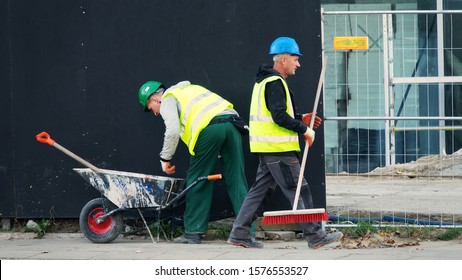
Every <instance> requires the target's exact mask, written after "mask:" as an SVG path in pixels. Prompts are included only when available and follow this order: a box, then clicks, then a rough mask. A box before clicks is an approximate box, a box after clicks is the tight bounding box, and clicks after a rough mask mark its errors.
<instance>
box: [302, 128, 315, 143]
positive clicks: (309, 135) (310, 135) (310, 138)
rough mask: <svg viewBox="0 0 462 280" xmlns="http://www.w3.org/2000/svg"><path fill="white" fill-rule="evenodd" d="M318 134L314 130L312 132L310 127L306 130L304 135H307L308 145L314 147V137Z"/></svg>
mask: <svg viewBox="0 0 462 280" xmlns="http://www.w3.org/2000/svg"><path fill="white" fill-rule="evenodd" d="M315 134H316V133H315V132H314V130H312V129H311V128H310V127H307V128H306V131H305V133H304V135H305V142H308V144H309V145H310V147H311V145H313V142H314V135H315Z"/></svg>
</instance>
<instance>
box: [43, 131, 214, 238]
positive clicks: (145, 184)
mask: <svg viewBox="0 0 462 280" xmlns="http://www.w3.org/2000/svg"><path fill="white" fill-rule="evenodd" d="M36 139H37V141H39V142H41V143H45V144H48V145H50V146H53V147H55V148H57V149H58V150H60V151H62V152H64V153H65V154H67V155H69V156H70V157H72V158H74V159H75V160H77V161H79V162H80V163H82V164H83V165H85V166H87V167H88V168H74V171H75V172H77V173H78V174H79V175H80V176H82V177H83V178H84V179H85V180H86V181H87V182H88V183H89V184H90V185H92V186H93V187H94V188H95V189H96V190H98V191H99V192H100V193H101V195H102V196H101V197H99V198H95V199H92V200H90V201H89V202H88V203H87V204H86V205H85V206H84V207H83V208H82V211H81V212H80V217H79V223H80V229H81V230H82V233H83V234H84V235H85V237H87V238H88V239H89V240H90V241H92V242H94V243H109V242H112V241H113V240H115V239H116V238H117V237H118V236H119V235H120V234H122V233H123V232H124V230H125V228H124V226H125V225H126V218H128V217H133V216H134V215H135V214H136V212H137V214H139V217H141V218H142V220H143V223H144V227H145V228H146V229H147V230H148V233H149V234H150V236H151V239H152V240H153V242H155V241H154V238H153V236H152V235H151V231H150V228H149V226H148V223H147V222H146V219H145V218H144V215H143V214H142V213H143V212H144V213H146V212H154V213H155V214H156V215H155V219H154V220H155V221H156V224H157V241H159V234H160V231H161V230H162V231H163V229H162V228H161V226H160V220H161V211H162V210H163V209H168V208H172V207H174V206H175V205H176V204H177V203H179V201H180V199H181V198H182V197H183V196H184V195H185V194H186V192H188V191H189V190H190V189H191V188H193V187H194V186H195V185H197V183H199V182H201V181H204V180H218V179H221V177H222V176H221V174H215V175H209V176H203V177H199V178H198V179H197V180H196V181H194V182H193V183H192V184H191V185H189V186H187V187H185V181H184V179H179V178H171V177H163V176H154V175H145V174H139V173H132V172H123V171H116V170H108V169H101V168H98V167H96V166H94V165H92V164H91V163H89V162H87V161H85V160H84V159H82V158H81V157H79V156H77V155H76V154H74V153H72V152H71V151H69V150H67V149H66V148H64V147H63V146H61V145H59V144H58V143H56V142H55V141H54V140H53V139H51V138H50V136H49V134H48V133H46V132H42V133H40V134H38V135H37V136H36ZM163 233H164V236H165V237H166V234H165V231H163ZM166 239H167V237H166Z"/></svg>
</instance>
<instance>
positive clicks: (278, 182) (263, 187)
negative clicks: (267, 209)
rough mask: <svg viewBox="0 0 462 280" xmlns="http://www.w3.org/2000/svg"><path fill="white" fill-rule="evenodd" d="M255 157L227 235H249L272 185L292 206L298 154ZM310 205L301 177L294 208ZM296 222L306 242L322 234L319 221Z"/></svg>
mask: <svg viewBox="0 0 462 280" xmlns="http://www.w3.org/2000/svg"><path fill="white" fill-rule="evenodd" d="M259 159H260V163H259V165H258V170H257V175H256V179H255V183H254V184H253V185H252V186H251V187H250V190H249V192H248V193H247V196H246V198H245V200H244V203H243V204H242V207H241V210H240V212H239V215H238V216H237V217H236V220H235V222H234V225H233V229H232V230H231V233H230V236H231V237H233V238H237V239H250V238H251V234H250V231H249V229H250V225H251V224H252V222H253V221H254V220H255V219H256V218H257V215H256V213H257V211H258V210H259V209H260V207H263V206H264V203H265V202H266V200H267V199H268V198H269V196H270V195H271V193H272V192H273V190H274V189H275V188H276V186H279V187H280V188H281V191H282V193H283V194H284V196H285V197H286V198H287V199H288V200H289V201H290V204H291V205H292V207H293V203H294V198H295V192H296V189H297V183H298V177H299V175H300V161H299V159H298V157H296V156H274V155H263V154H260V156H259ZM311 208H314V207H313V199H312V197H311V192H310V189H309V187H308V183H307V182H306V180H305V178H303V181H302V186H301V190H300V199H299V201H298V207H297V209H311ZM290 210H291V209H290ZM300 226H301V228H302V231H303V234H304V236H305V239H306V240H307V241H308V242H317V241H318V240H320V239H321V238H323V237H324V236H325V235H326V233H325V231H324V230H323V229H322V225H321V223H319V222H318V223H303V224H300Z"/></svg>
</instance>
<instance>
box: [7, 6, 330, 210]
mask: <svg viewBox="0 0 462 280" xmlns="http://www.w3.org/2000/svg"><path fill="white" fill-rule="evenodd" d="M0 3H1V5H2V7H1V8H2V9H1V12H0V15H1V16H2V17H1V18H2V19H1V20H2V26H1V27H0V28H1V29H0V30H1V33H0V34H1V36H2V42H4V41H5V40H3V38H5V39H6V42H7V45H6V46H4V45H3V43H2V45H1V48H2V49H1V52H0V55H1V57H2V64H1V66H0V67H1V68H0V71H1V73H2V74H5V75H2V78H1V79H2V80H1V81H2V84H1V89H2V94H1V97H0V98H1V105H0V106H1V109H2V112H1V116H2V121H1V124H0V125H1V126H0V127H1V129H2V132H3V131H4V132H5V133H4V136H6V137H5V140H2V144H3V143H5V144H4V145H2V146H1V148H0V149H2V155H1V157H0V160H1V162H0V168H1V169H0V176H1V177H0V183H1V194H2V196H1V198H0V200H1V203H0V205H1V206H0V208H1V209H0V211H1V213H2V215H4V216H7V215H11V214H12V213H14V215H15V216H16V217H18V218H22V217H28V218H29V217H30V218H32V217H50V216H53V217H78V214H79V212H80V210H81V208H82V207H83V205H84V204H85V203H86V202H88V201H89V200H90V199H91V198H94V197H96V196H98V195H99V193H98V192H97V191H96V190H94V189H93V188H92V187H91V186H89V185H88V184H86V182H85V181H83V179H82V178H80V177H79V176H78V175H77V174H76V173H74V171H73V170H72V168H74V167H81V166H80V164H79V163H77V162H76V161H74V160H73V159H71V158H69V157H68V156H66V155H65V154H63V153H61V152H60V151H58V150H56V149H54V148H51V147H49V146H46V145H43V144H39V143H38V142H36V141H35V138H34V137H35V135H36V134H38V133H39V132H41V131H44V130H45V131H48V132H49V133H50V134H51V136H52V137H53V138H54V139H55V140H56V141H57V142H58V143H60V144H61V145H63V146H64V147H66V148H68V149H69V150H71V151H73V152H74V153H76V154H78V155H80V156H81V157H83V158H85V159H87V160H88V161H90V162H91V163H92V164H94V165H96V166H98V167H100V168H107V169H114V170H121V171H129V172H139V173H148V174H155V175H162V171H161V169H160V164H159V162H158V153H159V151H160V149H161V145H162V137H163V132H164V127H163V123H162V119H161V118H155V117H153V115H152V114H146V113H144V112H143V111H142V108H141V105H140V104H139V103H138V100H137V92H138V89H139V87H140V86H141V84H142V83H144V82H145V81H147V80H160V81H162V82H164V83H165V84H167V85H171V84H174V83H177V82H179V81H182V80H189V81H191V82H192V83H197V84H200V85H203V86H205V87H207V88H209V89H210V90H212V91H214V92H217V93H219V94H221V95H222V96H223V97H225V98H227V99H228V100H229V101H231V102H232V103H234V105H235V108H236V109H237V111H238V112H239V113H240V114H241V115H242V116H244V118H246V119H248V112H249V104H250V95H251V91H252V87H253V80H254V75H255V73H256V71H257V69H258V67H259V65H260V63H271V57H270V56H269V55H268V54H267V53H268V49H269V45H270V43H271V42H272V40H273V39H275V38H276V37H278V36H291V37H294V38H296V40H297V41H298V43H299V45H300V48H301V52H302V53H303V54H304V56H303V57H302V58H301V65H302V67H301V68H300V69H299V70H298V71H297V75H296V76H295V77H291V78H289V84H290V85H291V87H292V89H293V90H294V92H295V93H296V103H297V105H298V109H299V111H300V112H308V111H310V110H311V109H312V106H313V102H314V94H315V92H316V88H317V83H318V77H319V72H320V68H321V58H320V53H321V43H320V14H319V13H320V11H319V8H320V3H319V1H305V0H300V1H289V2H287V1H276V0H270V1H260V0H259V1H244V0H235V1H206V0H197V1H185V0H173V1H147V0H138V1H128V0H126V1H122V0H116V1H114V0H112V1H108V0H99V1H69V0H54V1H52V0H46V1H30V0H29V1H28V0H22V1H0ZM3 23H4V24H3ZM3 58H5V60H6V61H7V62H8V63H6V64H4V63H3V61H4V59H3ZM318 113H320V114H322V104H320V106H319V110H318ZM316 139H317V141H316V144H315V146H314V147H313V149H311V150H310V155H309V159H308V163H307V172H306V174H305V175H306V177H307V179H308V181H309V183H310V184H311V188H312V192H313V193H314V196H315V201H316V202H315V204H316V205H317V206H319V207H321V206H324V205H325V184H324V182H325V174H324V158H323V149H324V147H323V143H322V142H323V141H322V139H323V132H322V131H321V130H318V131H317V135H316ZM247 142H248V138H245V139H244V143H245V144H244V145H245V147H244V148H245V151H246V153H247V155H246V159H247V161H246V167H247V168H246V169H247V178H248V182H249V185H251V184H252V183H253V180H254V177H255V171H256V167H257V158H256V156H253V155H251V154H250V153H249V152H248V151H249V150H248V143H247ZM188 159H189V155H188V153H187V150H186V148H185V146H184V144H182V143H180V145H179V147H178V151H177V153H176V155H175V158H174V159H173V162H174V164H175V165H176V166H177V173H176V174H175V176H177V177H185V175H186V174H185V171H186V170H187V167H188ZM13 166H14V167H15V168H12V167H13ZM218 168H219V167H218ZM13 194H16V197H15V200H14V201H15V202H14V205H12V204H11V203H10V198H12V197H13ZM4 195H5V196H4ZM5 197H8V199H6V198H5ZM270 207H271V208H273V209H283V208H284V209H289V208H287V207H288V202H285V201H280V200H277V199H273V201H272V204H271V205H270ZM229 209H231V207H230V203H229V201H228V199H227V194H226V191H225V188H224V185H223V182H218V183H217V187H216V201H215V205H214V208H213V214H214V215H218V216H219V215H228V214H229ZM5 213H6V214H5Z"/></svg>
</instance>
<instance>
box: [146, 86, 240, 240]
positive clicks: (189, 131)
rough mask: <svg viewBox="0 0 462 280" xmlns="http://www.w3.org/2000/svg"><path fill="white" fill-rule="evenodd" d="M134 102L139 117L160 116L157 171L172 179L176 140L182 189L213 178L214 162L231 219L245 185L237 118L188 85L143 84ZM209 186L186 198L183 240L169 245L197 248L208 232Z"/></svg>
mask: <svg viewBox="0 0 462 280" xmlns="http://www.w3.org/2000/svg"><path fill="white" fill-rule="evenodd" d="M138 98H139V101H140V103H141V105H142V106H143V109H144V111H146V112H152V113H154V115H155V116H161V117H162V118H163V120H164V123H165V134H164V141H163V147H162V151H161V152H160V165H161V168H162V171H164V172H165V173H167V174H173V173H175V165H172V163H171V161H172V158H173V156H174V154H175V151H176V148H177V145H178V142H179V139H180V138H181V140H182V141H183V142H184V143H185V144H186V146H187V147H188V150H189V153H190V155H191V157H190V161H189V168H188V171H187V176H186V185H190V184H191V183H192V182H194V181H195V180H196V179H197V178H198V177H202V176H208V175H211V174H214V173H215V166H216V163H217V160H218V159H219V158H220V160H221V162H222V164H223V175H224V180H225V183H226V186H227V190H228V194H229V197H230V200H231V204H232V206H233V210H234V213H236V214H237V213H238V212H239V210H240V208H241V205H242V202H243V201H244V199H245V195H246V194H247V190H248V185H247V180H246V178H245V173H244V156H243V148H242V135H241V133H240V132H239V130H238V129H237V128H236V126H235V125H234V124H233V121H235V120H236V119H238V117H239V115H238V113H237V112H236V110H234V109H233V104H231V103H230V102H229V101H227V100H225V99H224V98H222V97H221V96H219V95H218V94H215V93H213V92H211V91H210V90H208V89H206V88H204V87H202V86H199V85H194V84H191V83H190V82H188V81H183V82H180V83H178V84H176V85H174V86H171V87H169V88H167V87H166V86H164V85H163V84H162V83H160V82H157V81H148V82H146V83H145V84H143V85H142V86H141V88H140V90H139V93H138ZM213 185H214V183H213V181H203V182H200V183H199V184H197V185H196V186H195V187H193V188H192V189H190V190H189V191H188V192H187V193H186V209H185V213H184V229H185V234H184V235H183V236H180V237H178V238H176V239H175V240H174V242H175V243H188V244H199V243H201V239H202V235H203V234H204V233H205V232H206V231H207V227H208V221H209V215H210V210H211V206H212V199H213Z"/></svg>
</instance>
